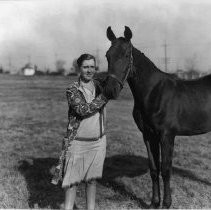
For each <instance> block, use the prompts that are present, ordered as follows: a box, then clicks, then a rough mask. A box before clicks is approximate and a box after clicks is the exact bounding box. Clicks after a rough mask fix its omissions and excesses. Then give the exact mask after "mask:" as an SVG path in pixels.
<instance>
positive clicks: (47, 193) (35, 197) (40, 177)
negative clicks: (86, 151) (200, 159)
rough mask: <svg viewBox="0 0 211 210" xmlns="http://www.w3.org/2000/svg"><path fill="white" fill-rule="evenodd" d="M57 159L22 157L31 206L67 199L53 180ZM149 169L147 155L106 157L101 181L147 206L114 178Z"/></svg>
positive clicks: (55, 205) (190, 174)
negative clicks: (23, 158) (51, 171)
mask: <svg viewBox="0 0 211 210" xmlns="http://www.w3.org/2000/svg"><path fill="white" fill-rule="evenodd" d="M56 163H57V159H55V158H36V159H33V158H32V159H28V160H23V161H21V162H20V164H19V167H18V169H19V171H20V172H21V173H22V174H23V176H24V177H25V180H26V182H27V188H28V192H29V199H28V203H29V207H30V208H52V209H58V208H60V205H61V204H62V203H63V202H64V191H63V189H62V188H61V187H60V186H55V185H53V184H51V183H50V182H51V177H52V175H51V174H50V169H51V168H52V166H54V165H55V164H56ZM147 171H148V159H147V158H145V157H141V156H133V155H115V156H112V157H108V158H106V160H105V164H104V171H103V177H102V179H101V180H100V181H99V183H100V184H101V185H103V186H105V187H109V188H112V189H113V190H114V191H116V192H119V193H120V194H121V195H125V196H127V197H130V198H131V199H133V200H134V201H136V202H137V203H138V205H140V207H141V208H148V205H147V204H146V203H145V202H144V201H143V200H142V199H141V198H138V197H137V196H136V195H135V194H134V193H133V192H129V191H128V190H127V188H126V187H127V186H125V185H124V184H123V183H120V182H118V181H116V180H115V178H118V177H131V178H133V177H136V176H141V175H143V174H145V173H147ZM173 171H174V173H176V174H178V175H180V176H185V177H187V178H189V179H191V180H194V181H197V182H201V183H203V184H206V185H209V186H211V183H210V182H208V181H206V180H202V179H200V178H199V177H197V176H196V175H195V174H194V173H193V172H191V171H189V170H185V169H180V168H177V167H173Z"/></svg>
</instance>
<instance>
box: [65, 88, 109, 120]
mask: <svg viewBox="0 0 211 210" xmlns="http://www.w3.org/2000/svg"><path fill="white" fill-rule="evenodd" d="M66 94H67V101H68V105H69V106H71V108H72V109H73V110H74V111H75V112H76V113H77V114H78V115H80V116H82V117H87V116H89V115H92V114H94V113H96V112H98V111H99V110H100V109H101V108H102V107H103V106H104V105H105V104H106V103H107V102H108V99H107V98H106V97H105V96H104V95H103V94H100V95H98V96H97V97H96V98H95V99H94V100H93V101H92V102H91V103H86V101H85V100H84V99H83V98H82V96H81V94H80V92H79V91H78V89H77V88H76V87H74V86H73V87H71V88H68V89H67V91H66Z"/></svg>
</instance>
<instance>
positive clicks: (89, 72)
mask: <svg viewBox="0 0 211 210" xmlns="http://www.w3.org/2000/svg"><path fill="white" fill-rule="evenodd" d="M95 71H96V68H95V61H94V59H90V60H84V61H83V63H82V65H81V67H80V73H81V75H80V77H81V79H82V80H83V81H84V82H89V81H91V80H92V79H93V77H94V74H95Z"/></svg>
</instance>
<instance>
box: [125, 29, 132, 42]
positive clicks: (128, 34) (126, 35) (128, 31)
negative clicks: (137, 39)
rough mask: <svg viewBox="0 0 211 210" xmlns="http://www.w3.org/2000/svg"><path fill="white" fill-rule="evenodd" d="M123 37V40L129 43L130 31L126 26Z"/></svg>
mask: <svg viewBox="0 0 211 210" xmlns="http://www.w3.org/2000/svg"><path fill="white" fill-rule="evenodd" d="M124 36H125V39H126V40H127V41H130V39H131V38H132V31H131V30H130V28H129V27H127V26H125V32H124Z"/></svg>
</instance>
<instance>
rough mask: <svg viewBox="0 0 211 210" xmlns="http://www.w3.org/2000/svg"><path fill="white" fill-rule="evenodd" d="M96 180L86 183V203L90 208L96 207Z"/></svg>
mask: <svg viewBox="0 0 211 210" xmlns="http://www.w3.org/2000/svg"><path fill="white" fill-rule="evenodd" d="M95 196H96V181H95V180H92V181H90V182H87V183H86V205H87V209H88V210H94V209H95Z"/></svg>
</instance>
